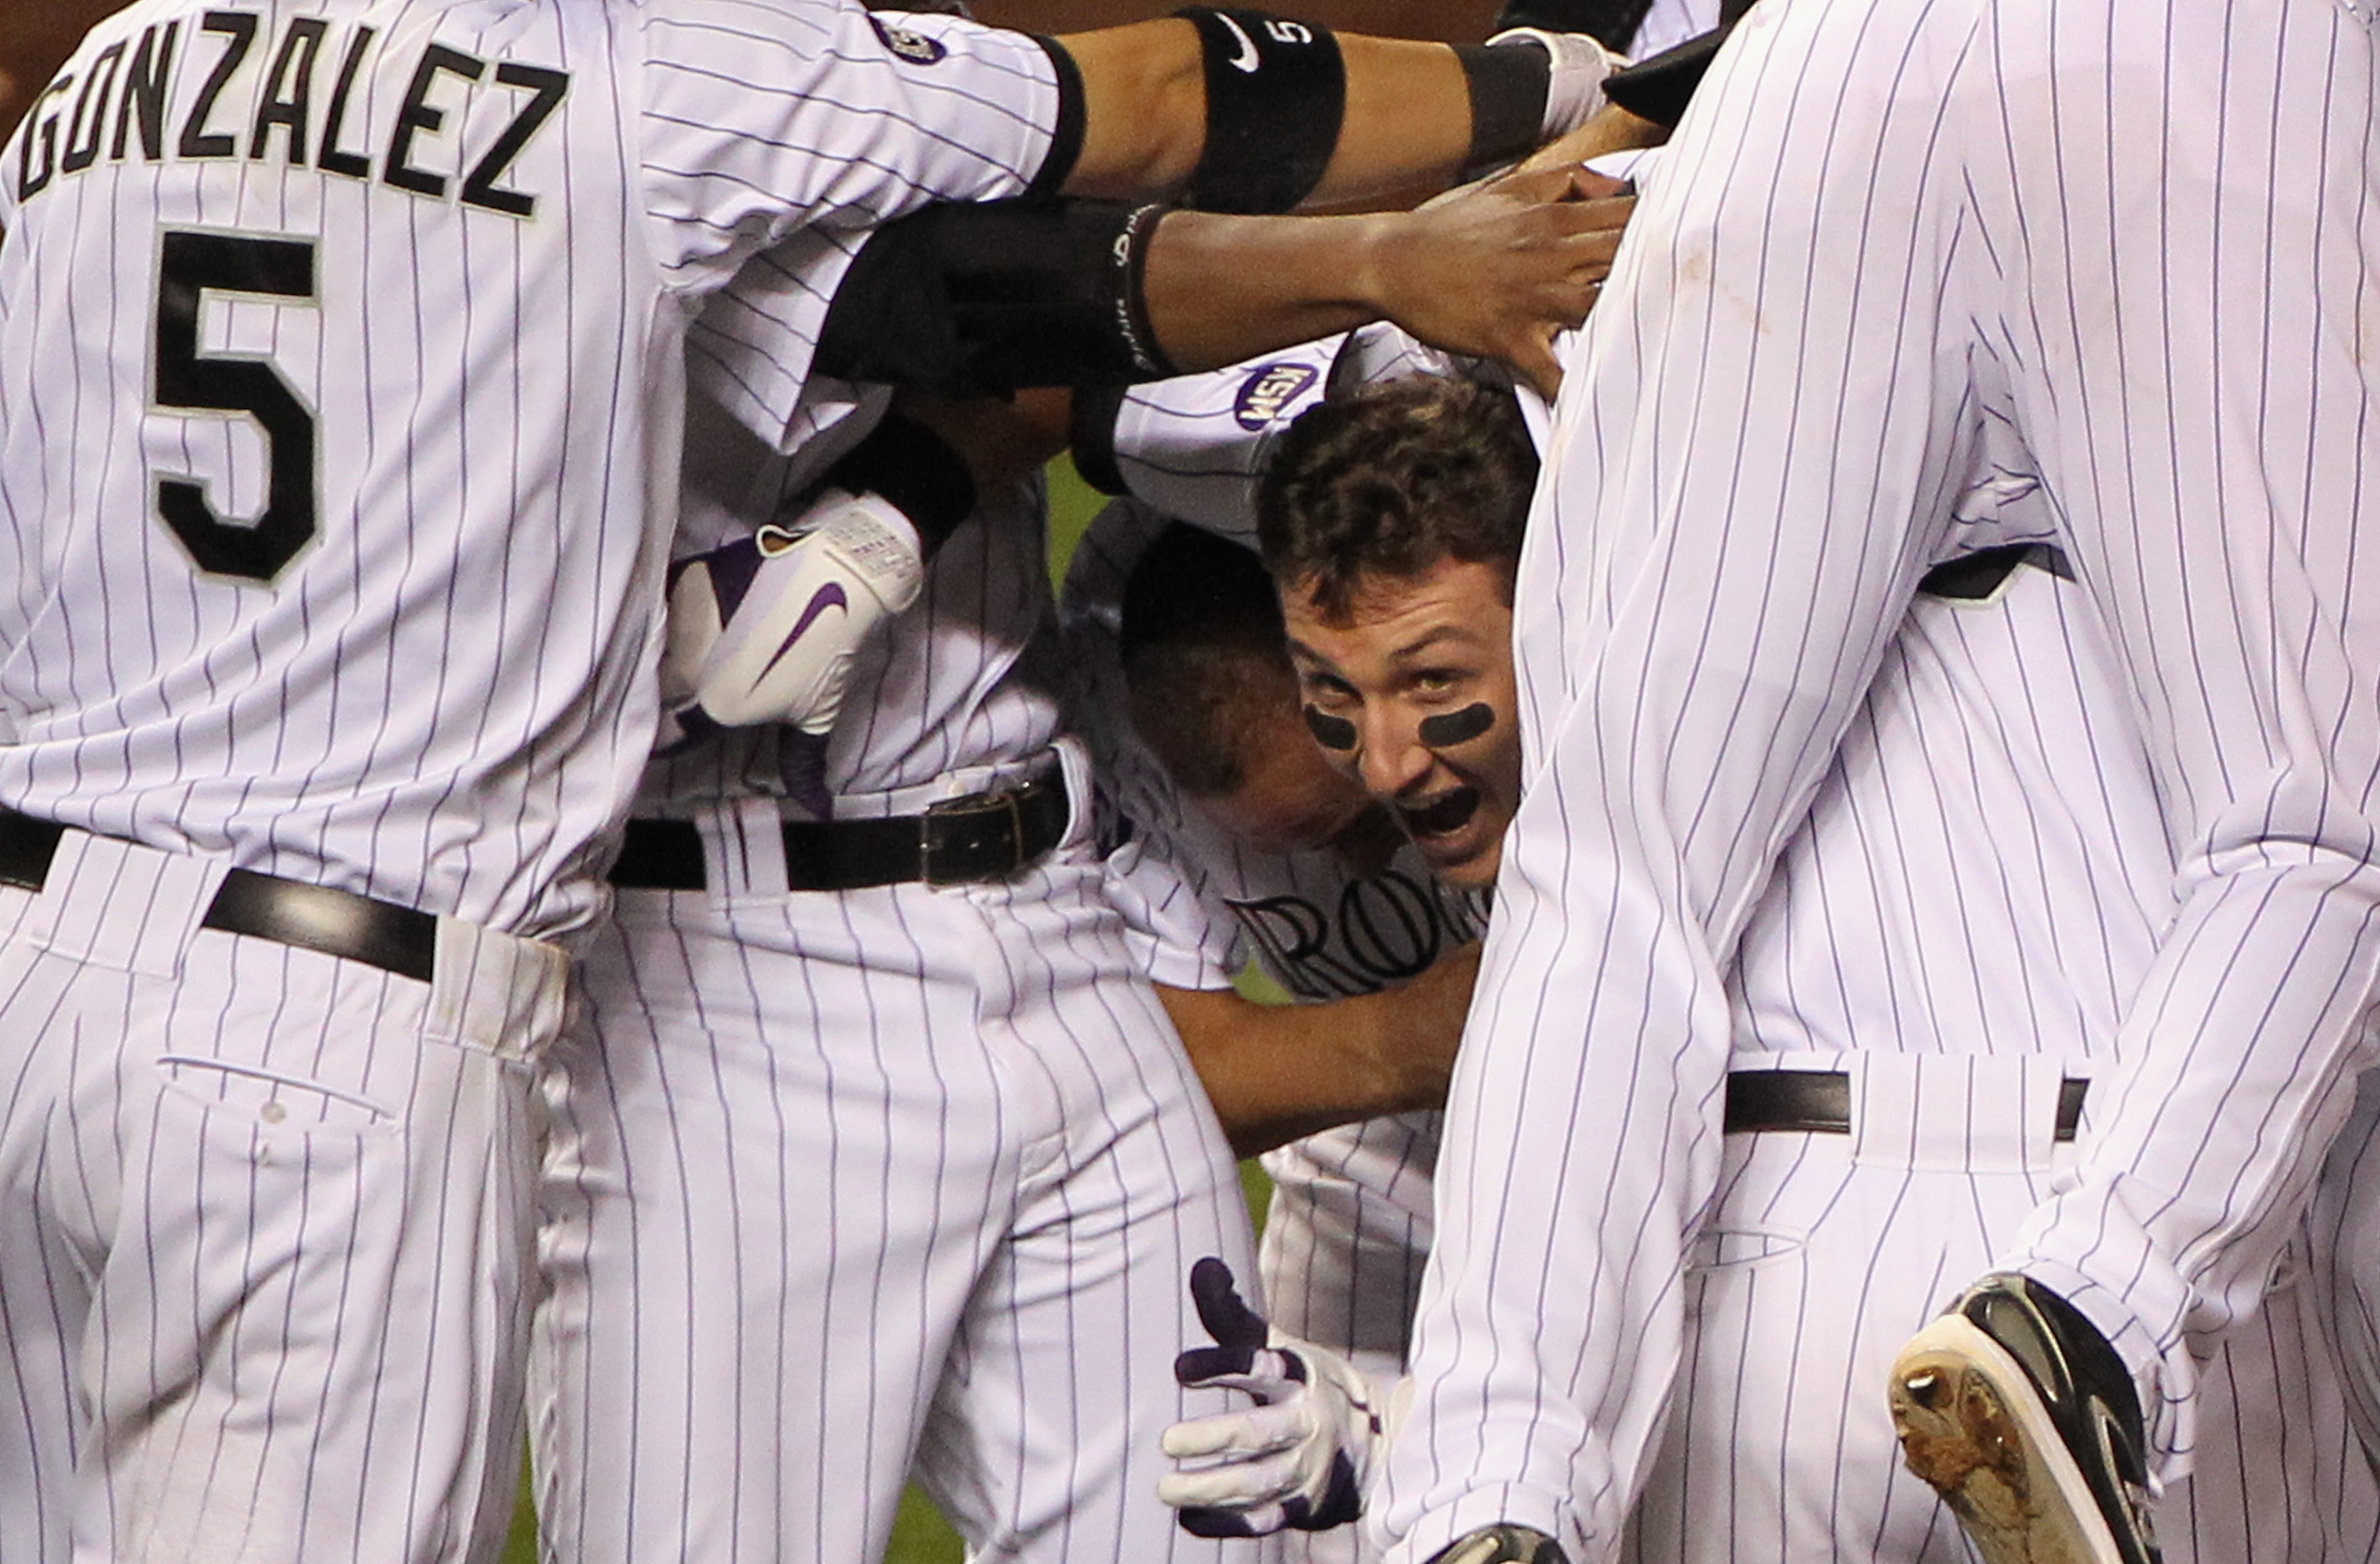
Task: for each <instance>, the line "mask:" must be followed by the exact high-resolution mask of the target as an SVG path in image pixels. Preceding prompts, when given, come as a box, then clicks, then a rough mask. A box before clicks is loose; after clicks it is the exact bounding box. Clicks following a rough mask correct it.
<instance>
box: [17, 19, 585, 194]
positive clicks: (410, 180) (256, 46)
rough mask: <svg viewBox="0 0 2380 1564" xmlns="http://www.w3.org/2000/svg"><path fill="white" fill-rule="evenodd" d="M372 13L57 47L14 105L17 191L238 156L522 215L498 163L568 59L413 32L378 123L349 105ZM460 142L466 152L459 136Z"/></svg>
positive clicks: (556, 85)
mask: <svg viewBox="0 0 2380 1564" xmlns="http://www.w3.org/2000/svg"><path fill="white" fill-rule="evenodd" d="M378 35H379V30H378V29H376V28H371V27H367V26H363V25H361V24H357V25H355V26H352V27H340V26H337V25H334V23H332V22H330V21H329V20H327V19H325V18H321V17H292V18H288V19H287V20H286V21H285V22H283V23H282V24H281V26H280V28H279V30H277V31H275V32H274V33H273V34H271V35H270V36H266V35H263V34H262V31H261V20H260V18H258V17H256V16H254V15H252V14H251V13H249V12H246V11H228V10H226V11H208V12H206V13H205V14H204V15H202V16H201V17H200V18H199V21H198V24H197V26H196V27H195V28H194V29H193V30H191V31H190V32H189V33H188V35H187V36H186V35H185V34H184V32H183V26H182V21H181V20H180V19H176V20H174V21H169V22H165V23H163V24H156V23H152V24H151V25H150V26H148V27H145V28H143V29H141V30H140V37H139V38H138V39H132V40H126V39H118V40H116V41H115V42H112V43H110V44H108V45H107V46H106V47H105V48H103V49H101V50H100V51H99V53H97V54H96V55H92V56H91V58H90V60H89V62H88V63H87V64H85V63H82V62H80V61H77V62H73V63H70V65H69V67H68V68H67V70H66V71H64V72H62V73H60V74H59V75H58V76H57V77H56V78H55V79H53V80H52V81H51V82H50V84H49V85H48V86H47V87H45V88H43V89H42V94H41V96H40V97H39V98H37V99H36V100H34V103H33V108H32V111H31V113H30V115H27V128H26V130H25V132H24V135H23V138H22V144H21V149H20V152H19V153H18V167H17V198H18V200H19V201H26V200H31V199H32V198H33V197H35V196H37V195H39V194H40V193H41V192H42V191H43V190H44V189H47V188H49V187H50V185H51V183H52V182H53V181H55V180H56V179H58V178H60V177H62V176H71V175H76V174H79V173H81V172H82V171H83V170H85V169H87V168H89V167H91V165H92V164H95V163H97V162H99V161H100V159H101V157H102V156H103V155H104V156H105V158H106V159H107V161H108V162H110V163H122V162H123V161H124V160H125V159H126V158H127V157H128V156H133V157H139V158H141V159H145V160H146V161H148V162H151V163H157V162H162V161H164V160H165V159H167V158H172V159H176V160H188V161H192V162H203V161H214V160H229V159H244V160H246V161H248V162H251V163H262V162H278V163H280V164H284V165H285V166H288V167H293V168H297V167H310V168H315V169H319V170H320V171H322V173H324V174H332V175H337V176H342V177H345V178H349V179H373V178H377V179H378V180H379V181H380V182H381V183H382V184H384V185H387V186H390V187H392V188H395V189H400V190H405V191H408V192H410V193H412V194H414V195H417V196H423V197H427V198H429V199H431V200H444V199H445V198H446V196H447V193H448V191H449V190H450V188H451V189H453V190H454V191H455V199H457V200H460V201H461V202H462V203H463V204H464V205H466V206H474V207H480V208H484V209H485V210H487V211H490V212H503V213H504V214H505V215H507V216H512V217H528V216H530V215H531V214H533V213H534V212H535V211H536V208H537V198H536V196H535V195H534V194H533V193H531V192H529V191H526V190H521V189H518V188H513V187H512V186H511V185H509V184H508V183H506V181H505V176H506V175H507V174H508V173H509V172H510V171H511V170H512V166H513V164H514V162H515V160H516V159H517V158H518V157H519V156H520V154H521V151H522V149H523V148H525V147H527V146H528V143H529V139H530V138H532V137H534V136H535V135H536V134H537V131H538V127H540V126H541V125H543V124H544V123H545V121H546V119H547V118H548V117H549V116H550V115H552V114H553V111H554V110H555V109H556V108H558V107H559V106H561V103H562V99H563V95H564V94H565V92H566V91H568V90H569V86H570V77H569V75H568V73H566V72H564V71H559V70H551V69H548V68H547V67H543V66H532V65H523V64H520V63H519V62H517V61H512V60H506V61H504V62H502V63H498V64H495V65H494V66H493V68H492V69H491V62H489V61H487V60H483V59H480V57H478V56H477V55H467V54H465V53H463V52H462V51H461V50H459V49H453V48H449V47H447V46H446V45H445V44H443V43H430V44H427V45H424V46H422V47H421V49H420V51H419V55H417V56H416V57H415V59H414V61H413V68H412V70H411V71H410V72H409V73H408V74H407V88H406V91H405V94H404V96H403V98H402V99H401V100H399V101H398V102H397V103H395V107H394V109H393V111H392V112H391V113H390V114H389V115H388V119H387V123H386V124H384V125H372V124H369V123H361V121H362V120H363V119H364V118H365V116H364V115H360V114H354V113H351V109H353V108H354V106H355V105H354V103H353V99H354V94H355V89H356V82H357V80H358V77H360V76H363V75H364V67H365V65H366V63H367V62H368V61H369V60H370V57H371V53H372V50H373V47H374V43H375V40H376V39H377V37H378ZM467 148H468V149H469V150H470V152H474V153H476V156H473V157H471V158H470V159H469V160H468V163H467V161H466V152H465V150H466V149H467Z"/></svg>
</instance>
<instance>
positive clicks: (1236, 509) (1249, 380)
mask: <svg viewBox="0 0 2380 1564" xmlns="http://www.w3.org/2000/svg"><path fill="white" fill-rule="evenodd" d="M1345 341H1346V339H1345V338H1344V337H1327V338H1325V339H1323V340H1322V341H1319V342H1311V343H1307V344H1305V346H1302V347H1293V348H1291V349H1289V350H1288V351H1286V352H1282V353H1275V354H1269V355H1268V356H1266V357H1265V358H1255V359H1251V360H1249V361H1248V362H1247V363H1245V364H1234V365H1233V366H1231V367H1230V368H1228V369H1221V370H1208V371H1207V372H1205V373H1202V374H1195V375H1178V376H1176V377H1174V378H1173V379H1172V380H1162V381H1152V382H1148V383H1147V384H1145V385H1136V386H1133V387H1131V388H1130V389H1129V390H1127V391H1126V392H1125V393H1124V394H1123V399H1122V401H1121V402H1120V403H1118V404H1116V406H1115V412H1114V416H1113V417H1112V418H1110V419H1107V420H1105V421H1104V423H1103V424H1102V425H1101V426H1099V428H1097V429H1095V430H1083V431H1080V433H1079V434H1078V438H1077V442H1076V455H1075V460H1076V462H1077V464H1078V465H1080V466H1081V467H1083V470H1084V474H1085V476H1086V477H1087V478H1089V479H1091V480H1092V481H1093V482H1094V483H1099V484H1101V485H1102V486H1103V487H1106V488H1108V489H1110V490H1111V491H1119V492H1123V493H1128V494H1131V495H1132V496H1134V497H1135V499H1139V500H1145V501H1147V503H1149V504H1151V505H1153V506H1155V507H1156V508H1157V509H1159V510H1161V511H1163V512H1165V513H1166V514H1167V515H1172V516H1176V517H1179V518H1180V519H1182V520H1184V521H1186V522H1188V523H1190V524H1191V525H1192V526H1194V527H1205V528H1206V529H1207V530H1208V531H1209V532H1214V533H1219V534H1220V535H1221V536H1223V537H1225V538H1229V539H1231V540H1233V542H1235V543H1244V544H1246V545H1247V546H1248V547H1250V548H1254V547H1255V546H1256V540H1257V484H1258V483H1259V482H1260V481H1261V480H1262V479H1263V477H1264V469H1265V465H1266V463H1267V462H1269V460H1270V459H1271V455H1272V450H1273V447H1274V445H1275V444H1276V443H1278V442H1279V441H1280V439H1281V434H1282V433H1283V432H1284V431H1285V430H1287V429H1288V428H1289V426H1290V424H1291V423H1293V421H1295V419H1296V418H1297V415H1298V414H1300V413H1302V412H1304V411H1305V409H1306V408H1308V407H1310V406H1314V405H1315V404H1316V403H1318V402H1319V401H1321V400H1322V397H1323V394H1324V393H1325V392H1326V391H1327V390H1328V389H1329V383H1330V366H1331V363H1332V361H1333V360H1334V359H1335V358H1337V357H1338V354H1339V350H1340V347H1341V346H1342V344H1343V343H1344V342H1345ZM1083 436H1087V437H1088V438H1087V439H1086V438H1083Z"/></svg>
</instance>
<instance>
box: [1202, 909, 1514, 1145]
mask: <svg viewBox="0 0 2380 1564" xmlns="http://www.w3.org/2000/svg"><path fill="white" fill-rule="evenodd" d="M1478 969H1479V948H1478V947H1477V946H1476V945H1466V946H1463V947H1462V948H1460V949H1457V950H1455V951H1452V952H1449V953H1448V954H1447V955H1445V956H1444V957H1443V958H1441V959H1440V960H1439V962H1438V964H1436V965H1434V966H1432V967H1431V968H1430V969H1429V971H1427V972H1426V973H1424V974H1422V976H1420V977H1419V978H1417V979H1416V980H1415V981H1414V982H1413V983H1411V984H1408V985H1407V986H1406V987H1404V988H1396V989H1390V990H1388V991H1386V992H1382V993H1378V994H1363V995H1358V996H1356V997H1354V998H1352V999H1344V1000H1330V1001H1329V1002H1328V1003H1324V1004H1305V1005H1260V1004H1257V1003H1255V1002H1254V1001H1252V1000H1246V999H1244V998H1242V997H1241V996H1240V995H1239V994H1237V993H1234V992H1233V991H1232V990H1230V989H1228V988H1224V989H1214V990H1207V991H1199V990H1192V989H1184V988H1163V987H1160V988H1158V990H1157V993H1158V997H1159V998H1160V1000H1163V1001H1164V1003H1165V1009H1166V1012H1167V1013H1168V1014H1170V1015H1172V1018H1173V1024H1174V1028H1175V1029H1176V1030H1177V1031H1179V1032H1180V1033H1181V1034H1182V1041H1183V1044H1184V1047H1185V1048H1186V1049H1188V1050H1189V1054H1190V1062H1191V1063H1192V1064H1193V1065H1194V1066H1195V1067H1196V1069H1197V1072H1198V1079H1199V1080H1200V1081H1201V1082H1202V1083H1203V1084H1204V1085H1206V1088H1207V1095H1208V1097H1209V1098H1210V1099H1212V1100H1213V1102H1214V1104H1215V1112H1216V1116H1217V1117H1218V1118H1220V1120H1221V1121H1222V1122H1223V1131H1224V1134H1227V1135H1228V1136H1230V1137H1231V1142H1232V1149H1233V1151H1235V1152H1237V1153H1238V1154H1239V1155H1240V1156H1242V1157H1253V1156H1255V1155H1256V1154H1257V1152H1260V1151H1269V1150H1271V1149H1272V1148H1273V1147H1274V1146H1281V1145H1285V1144H1286V1143H1288V1142H1290V1141H1293V1140H1296V1139H1298V1138H1299V1137H1300V1136H1303V1135H1309V1134H1314V1133H1315V1132H1316V1131H1318V1130H1327V1129H1330V1127H1332V1126H1333V1125H1337V1124H1348V1123H1353V1122H1354V1121H1357V1120H1359V1119H1373V1118H1378V1117H1379V1116H1380V1115H1381V1114H1384V1113H1406V1112H1411V1111H1413V1110H1415V1109H1425V1108H1436V1107H1438V1106H1439V1105H1440V1104H1441V1103H1442V1102H1444V1100H1445V1097H1446V1080H1447V1074H1448V1073H1449V1071H1450V1070H1451V1068H1452V1066H1453V1061H1454V1051H1455V1047H1456V1045H1457V1044H1458V1043H1459V1042H1460V1041H1461V1040H1462V1036H1463V1015H1464V1012H1465V1011H1466V1010H1467V1009H1468V1008H1469V1005H1470V1001H1471V985H1472V982H1473V980H1474V979H1475V976H1477V973H1478Z"/></svg>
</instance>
